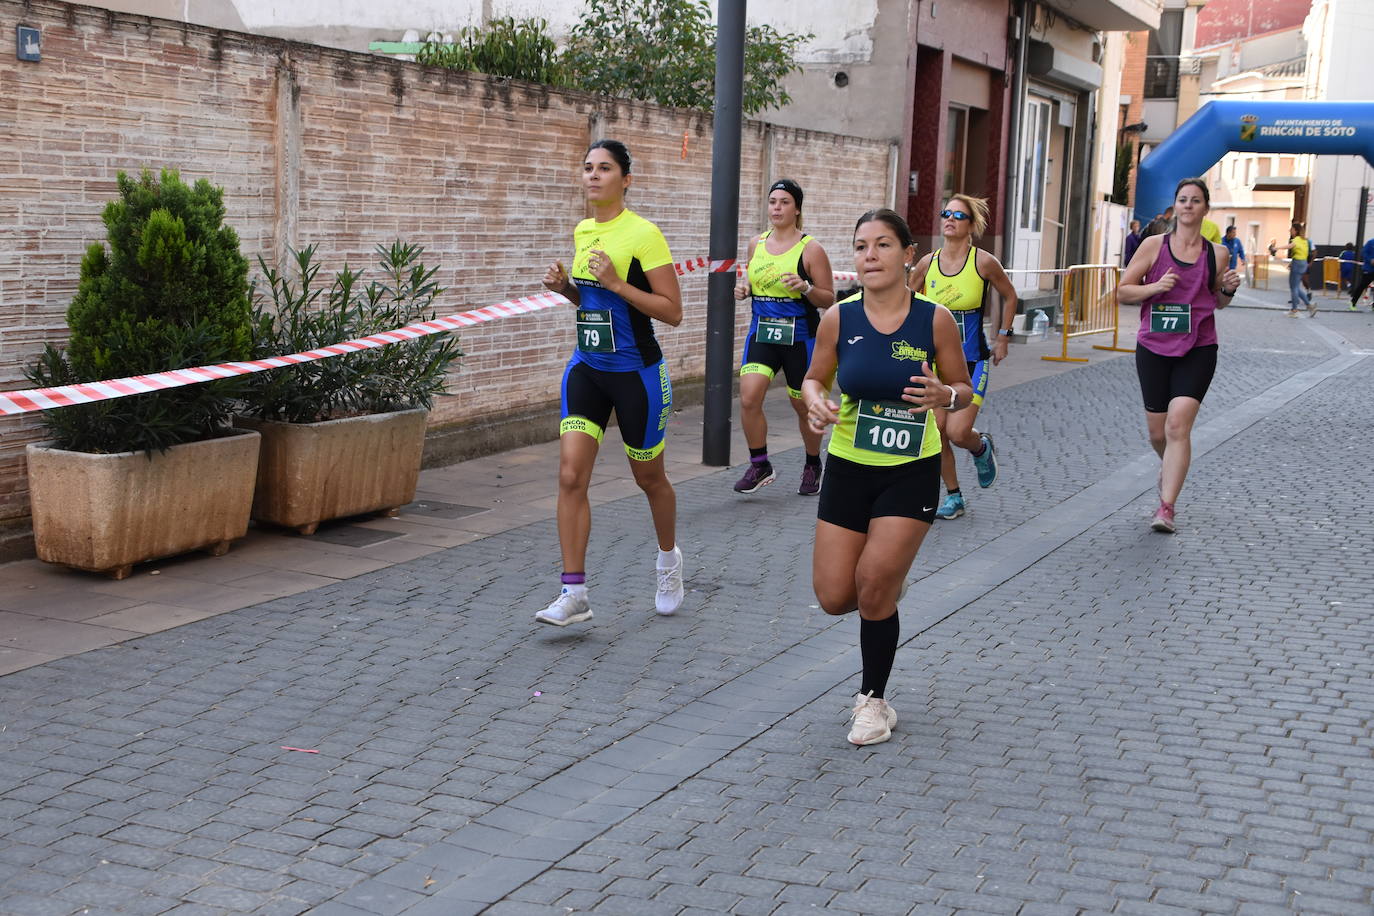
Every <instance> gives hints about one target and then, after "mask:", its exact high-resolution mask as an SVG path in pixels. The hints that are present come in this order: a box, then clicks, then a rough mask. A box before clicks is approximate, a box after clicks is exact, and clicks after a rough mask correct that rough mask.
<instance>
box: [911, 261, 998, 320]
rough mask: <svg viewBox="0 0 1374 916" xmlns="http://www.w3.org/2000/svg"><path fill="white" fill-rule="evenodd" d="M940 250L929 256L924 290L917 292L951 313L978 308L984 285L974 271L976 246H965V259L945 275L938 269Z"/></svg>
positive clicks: (981, 302) (983, 292) (984, 288)
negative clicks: (966, 255) (967, 247)
mask: <svg viewBox="0 0 1374 916" xmlns="http://www.w3.org/2000/svg"><path fill="white" fill-rule="evenodd" d="M943 250H944V249H941V248H937V249H935V253H934V254H933V255H931V256H930V266H929V267H927V268H926V278H925V289H923V290H921V292H922V293H923V294H924V295H925V296H926V297H927V298H930V299H934V300H935V301H936V302H938V303H940V304H941V305H943V306H944V307H945V308H947V309H949V310H950V311H951V312H971V311H973V310H974V309H980V308H982V307H983V300H984V299H985V298H986V294H987V288H988V285H987V283H986V282H985V281H984V280H983V278H982V276H980V275H979V273H978V249H977V248H975V247H973V246H969V250H968V259H967V260H965V261H964V266H963V267H961V268H960V269H959V272H958V273H957V274H955V275H954V276H952V277H947V276H945V274H944V272H943V271H941V270H940V252H941V251H943Z"/></svg>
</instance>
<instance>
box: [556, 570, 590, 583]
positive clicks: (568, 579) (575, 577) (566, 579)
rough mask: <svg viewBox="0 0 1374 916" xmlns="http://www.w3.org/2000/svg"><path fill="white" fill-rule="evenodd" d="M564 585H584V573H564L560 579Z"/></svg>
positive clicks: (585, 577)
mask: <svg viewBox="0 0 1374 916" xmlns="http://www.w3.org/2000/svg"><path fill="white" fill-rule="evenodd" d="M561 581H562V583H563V584H564V585H586V584H587V574H586V573H564V574H563V576H562V579H561Z"/></svg>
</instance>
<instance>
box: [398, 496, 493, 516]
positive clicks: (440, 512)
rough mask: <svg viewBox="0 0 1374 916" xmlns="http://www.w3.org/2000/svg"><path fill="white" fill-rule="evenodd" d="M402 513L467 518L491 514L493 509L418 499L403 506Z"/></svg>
mask: <svg viewBox="0 0 1374 916" xmlns="http://www.w3.org/2000/svg"><path fill="white" fill-rule="evenodd" d="M401 511H402V512H403V513H408V514H411V515H429V516H432V517H434V518H466V517H467V516H469V515H477V514H478V513H480V512H490V511H491V509H490V508H489V507H487V506H463V505H459V504H458V503H445V502H440V501H439V500H437V499H417V500H416V501H415V502H413V503H410V504H409V505H407V506H402V507H401Z"/></svg>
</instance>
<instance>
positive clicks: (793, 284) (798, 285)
mask: <svg viewBox="0 0 1374 916" xmlns="http://www.w3.org/2000/svg"><path fill="white" fill-rule="evenodd" d="M778 279H779V280H780V281H782V285H783V286H785V287H787V288H788V289H790V290H791V291H792V292H794V293H804V292H806V288H807V287H808V286H810V285H811V284H810V283H807V282H806V281H805V280H803V279H802V278H801V277H799V276H797V275H796V274H782V275H781V276H779V277H778Z"/></svg>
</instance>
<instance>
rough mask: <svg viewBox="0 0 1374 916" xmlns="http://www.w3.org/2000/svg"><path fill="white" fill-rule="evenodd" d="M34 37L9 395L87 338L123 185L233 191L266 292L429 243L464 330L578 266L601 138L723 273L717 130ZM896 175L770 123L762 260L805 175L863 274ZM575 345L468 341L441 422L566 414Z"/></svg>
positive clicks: (281, 53) (540, 95)
mask: <svg viewBox="0 0 1374 916" xmlns="http://www.w3.org/2000/svg"><path fill="white" fill-rule="evenodd" d="M20 24H22V25H27V26H32V27H37V28H40V29H41V30H42V36H43V60H42V61H41V62H40V63H36V64H35V63H25V62H21V61H16V60H14V59H13V58H12V57H10V58H6V56H5V55H0V85H3V86H4V87H5V92H4V93H3V98H0V120H3V121H4V122H6V123H7V125H9V127H10V129H8V130H6V131H5V134H4V137H5V139H3V140H0V143H4V144H5V145H6V146H7V147H8V148H7V149H5V151H4V155H3V157H2V159H0V161H2V162H3V164H0V170H3V180H0V390H8V389H12V388H22V387H27V383H26V382H25V381H24V376H23V369H24V367H25V366H27V365H29V364H30V363H31V362H32V360H33V358H34V356H35V354H36V353H38V352H39V351H40V350H41V349H42V346H43V343H44V342H45V341H53V342H61V341H62V340H63V339H64V337H65V334H66V328H65V320H64V316H65V312H66V308H67V305H68V304H69V303H70V300H71V296H72V295H73V293H74V292H75V288H76V282H77V276H78V270H79V266H80V259H81V255H82V252H83V251H84V249H85V247H86V246H87V245H89V244H90V243H91V242H95V241H100V240H102V239H103V238H104V227H103V226H102V224H101V222H100V212H101V209H102V208H103V207H104V205H105V203H106V202H107V201H108V200H110V199H111V198H112V196H113V194H114V188H115V176H116V174H117V173H118V172H119V171H120V170H124V171H130V172H136V171H137V170H139V169H141V168H144V167H149V168H153V169H159V168H163V167H172V168H177V169H179V170H180V171H181V173H182V176H183V177H184V178H186V179H188V180H194V179H197V178H202V177H204V178H207V179H209V180H210V181H212V182H213V183H215V184H217V185H219V186H221V187H223V188H224V191H225V204H226V207H227V209H228V222H229V223H230V224H231V225H233V226H234V228H235V229H236V230H237V231H238V233H239V237H240V239H241V242H242V250H243V253H244V255H245V256H246V257H247V258H248V259H249V260H250V262H252V263H253V264H254V273H255V274H256V273H257V269H256V260H257V257H258V256H259V255H261V256H263V257H264V258H266V259H267V260H268V261H269V262H270V261H273V260H279V259H280V258H281V255H282V253H283V252H284V251H285V249H286V247H287V246H295V247H301V246H304V245H308V244H317V245H318V246H319V253H320V255H321V256H322V257H323V261H324V264H325V265H326V271H329V270H332V269H334V268H336V267H338V266H339V265H341V264H342V263H343V262H344V261H347V262H348V263H349V264H350V265H352V266H355V267H356V266H358V265H360V264H372V263H375V258H374V257H373V249H374V247H375V246H376V245H377V244H378V243H382V242H387V241H390V240H391V239H394V238H397V237H402V238H405V239H408V240H411V241H415V242H418V243H420V244H423V245H424V246H425V247H426V249H427V251H428V254H429V258H430V259H431V262H432V261H433V260H434V259H438V260H439V261H440V263H441V265H442V267H441V270H440V273H439V279H440V282H441V283H442V284H443V285H444V286H446V287H447V288H448V291H447V292H446V293H445V295H444V297H443V298H442V300H441V303H440V308H441V310H442V312H443V313H444V314H447V313H450V312H458V311H463V310H466V309H469V308H473V307H477V306H480V305H486V304H489V303H491V302H496V301H500V300H503V299H507V298H510V297H512V296H514V295H519V294H523V293H528V292H532V291H535V290H538V289H539V288H540V285H539V281H540V278H541V277H542V275H543V271H544V267H545V265H546V263H547V262H548V261H550V260H552V259H554V258H563V259H565V260H566V259H567V257H568V255H569V254H570V249H571V234H572V227H573V225H574V224H575V223H576V222H577V220H578V219H580V218H582V217H583V216H584V215H586V210H585V205H584V203H583V200H582V195H581V191H580V189H579V186H578V184H577V174H578V171H579V167H580V163H581V157H582V154H583V152H584V150H585V148H586V146H587V144H588V142H589V140H590V139H594V137H593V136H592V134H593V132H595V133H596V134H597V135H598V136H613V137H617V138H619V139H622V140H624V141H625V142H626V143H627V144H628V145H629V147H630V150H631V152H632V154H633V156H634V158H635V167H634V174H635V179H634V186H633V188H632V190H631V193H630V197H629V201H630V205H631V206H632V207H633V208H634V209H636V210H637V211H638V212H640V213H642V214H643V215H644V216H646V217H648V218H649V219H651V220H653V221H655V222H656V223H658V224H659V226H660V227H661V228H662V229H663V232H664V234H665V236H666V237H667V239H668V243H669V245H670V246H671V248H672V250H673V254H674V256H675V257H676V258H678V259H682V258H686V257H688V256H694V255H705V254H706V253H707V239H708V236H709V219H710V213H709V210H710V180H711V175H710V165H711V130H712V123H711V119H710V118H709V117H708V116H704V115H701V114H698V113H690V112H682V111H675V110H670V109H663V108H659V107H656V106H652V105H644V104H639V103H633V104H631V103H626V102H623V101H614V100H608V99H603V98H599V97H594V96H589V95H584V94H580V93H572V92H555V91H549V90H546V89H544V88H542V87H538V86H530V85H526V84H518V83H516V84H512V83H509V82H502V81H498V80H490V79H487V78H485V77H481V76H475V75H465V74H453V73H448V72H446V71H437V70H435V71H431V70H426V69H424V68H421V67H419V66H417V65H415V64H410V63H404V62H399V61H394V60H390V59H387V58H380V57H374V56H370V55H362V54H352V53H349V52H344V51H337V50H331V49H325V48H319V47H314V46H308V45H299V44H290V43H286V42H282V41H279V40H275V39H268V38H262V37H256V36H249V35H242V34H238V33H229V32H221V31H216V30H212V29H206V28H200V27H195V26H187V25H184V24H180V23H173V22H168V21H164V20H156V19H147V18H144V17H137V16H130V15H124V14H118V13H107V12H105V11H100V10H95V9H92V8H88V7H81V6H74V5H69V4H65V3H56V2H41V0H35V2H28V3H24V2H17V0H0V34H9V35H12V34H14V31H13V30H14V26H16V25H20ZM684 138H685V141H686V155H685V156H684V154H683V147H684ZM889 156H890V150H889V145H888V144H887V143H882V142H875V141H868V140H858V139H853V138H845V137H838V136H834V135H829V134H820V133H814V132H807V131H799V130H793V129H787V128H777V127H772V126H765V125H763V124H761V123H758V122H747V123H746V125H745V135H744V144H743V156H742V166H743V174H742V176H741V202H740V217H741V238H742V240H744V239H747V237H748V236H749V235H750V234H751V233H753V232H754V231H757V229H759V228H761V225H762V210H761V207H760V201H761V200H762V197H763V191H764V189H765V188H766V186H767V179H768V177H770V176H768V175H765V174H764V172H765V170H768V171H770V172H771V173H772V174H773V175H788V176H790V177H792V178H795V179H796V180H797V181H799V182H800V183H801V184H802V186H803V188H805V190H806V192H807V194H806V204H807V206H806V214H805V215H806V226H807V229H808V231H809V232H811V233H812V234H813V235H816V236H817V238H819V239H820V240H821V241H822V243H823V244H825V246H826V248H827V250H828V251H829V252H830V253H831V257H832V260H833V261H834V262H835V264H836V267H837V269H847V268H848V266H849V264H848V261H849V258H848V256H847V253H846V252H847V248H848V241H849V237H850V232H851V231H852V227H853V223H854V220H855V219H856V218H857V216H858V214H859V213H860V212H862V211H863V210H864V209H866V208H867V207H869V206H874V205H879V204H883V203H885V202H886V199H887V194H886V186H887V182H888V173H889ZM770 164H771V166H772V167H771V169H769V165H770ZM741 253H743V251H742V250H741ZM682 285H683V292H684V305H685V309H686V318H685V320H684V321H683V323H682V326H681V327H679V328H677V329H667V328H664V329H661V333H660V339H661V340H662V342H663V344H664V350H665V352H666V354H667V358H668V360H669V365H670V368H671V371H672V374H673V377H674V378H675V379H677V380H684V379H688V378H693V377H699V376H700V375H701V374H702V372H703V369H704V362H705V295H706V283H705V279H704V275H694V276H691V277H686V278H683V281H682ZM738 317H739V319H740V325H741V330H742V328H743V323H744V320H745V318H746V315H745V314H743V313H741V314H740V315H739V316H738ZM571 340H572V335H571V313H570V311H568V310H552V311H550V312H544V313H539V314H536V315H530V316H525V317H521V318H513V319H506V320H504V321H500V322H494V323H492V324H489V325H486V326H484V327H481V328H475V329H471V330H468V331H465V332H464V333H463V335H462V344H463V349H464V350H465V351H466V352H467V353H468V354H469V355H468V356H467V357H466V358H465V359H464V360H463V364H462V366H461V368H460V369H459V370H457V371H456V372H455V373H454V375H453V378H452V386H451V389H452V393H451V394H450V395H449V396H446V397H444V398H442V399H440V401H439V403H438V404H437V405H436V409H435V411H434V413H433V415H432V417H431V423H432V424H435V425H449V424H456V423H464V422H469V421H476V420H480V419H483V418H489V417H494V416H497V415H499V414H501V413H502V412H506V411H515V410H521V409H528V408H531V407H536V406H539V405H544V404H548V403H550V402H553V401H555V400H556V398H557V394H558V380H559V378H560V375H561V367H562V365H563V363H564V361H565V360H566V358H567V355H568V352H569V349H570V347H571ZM42 437H43V433H42V429H41V427H40V425H39V423H38V422H37V418H36V417H34V416H26V417H10V418H0V519H6V518H15V517H20V516H23V515H25V514H27V490H26V485H25V483H24V474H23V449H24V445H25V444H27V443H28V442H32V441H37V440H39V439H41V438H42Z"/></svg>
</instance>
